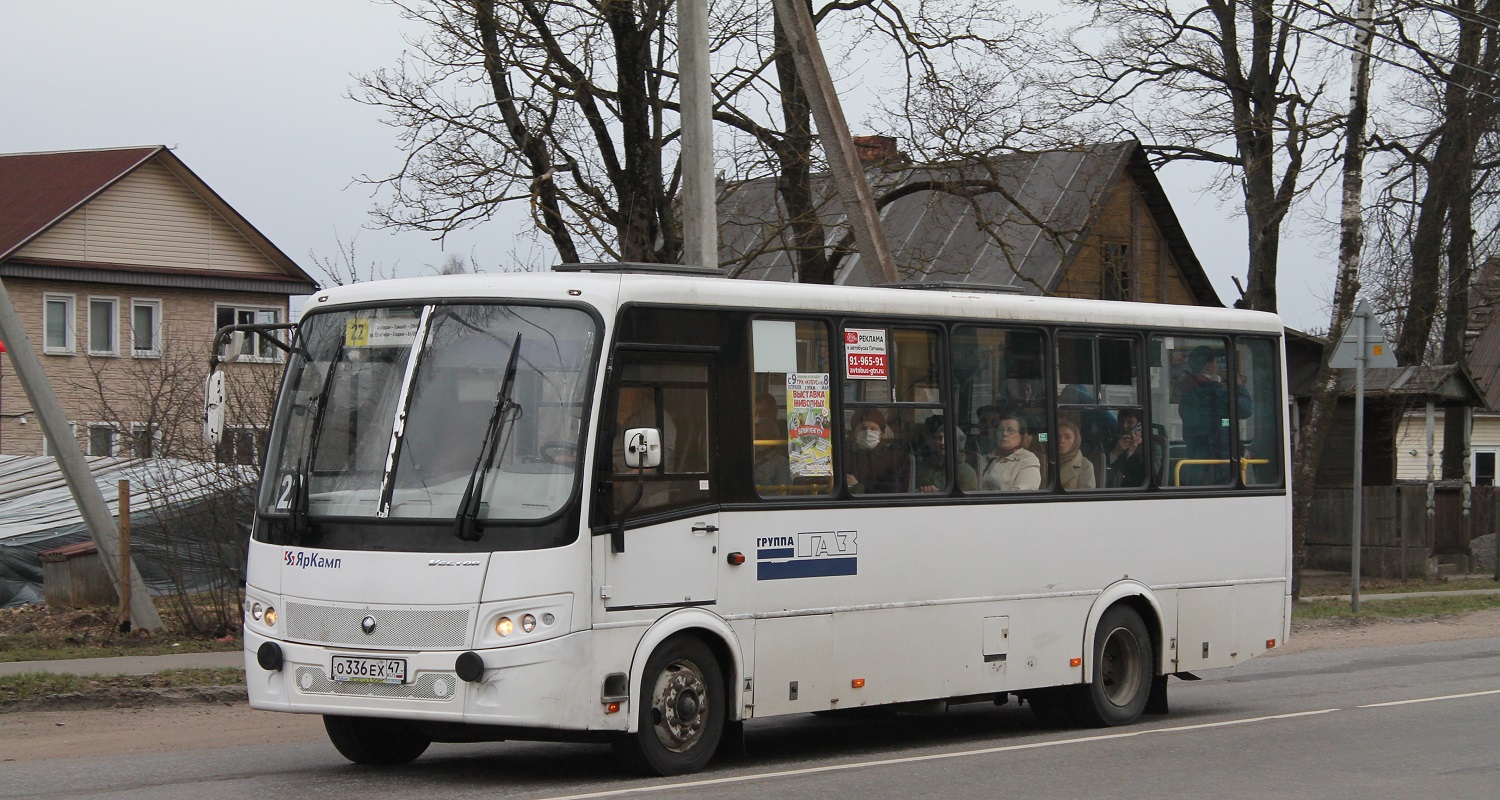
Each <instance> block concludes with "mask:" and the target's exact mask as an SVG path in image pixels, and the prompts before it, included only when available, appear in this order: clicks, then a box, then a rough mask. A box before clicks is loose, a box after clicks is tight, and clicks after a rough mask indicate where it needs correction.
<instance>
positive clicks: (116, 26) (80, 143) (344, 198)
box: [0, 0, 1333, 329]
mask: <svg viewBox="0 0 1500 800" xmlns="http://www.w3.org/2000/svg"><path fill="white" fill-rule="evenodd" d="M403 32H406V33H420V31H419V30H415V29H413V28H412V27H411V26H410V23H406V22H405V21H403V20H402V19H401V18H400V16H399V15H398V14H397V12H396V9H394V8H392V7H390V6H387V5H383V4H380V3H376V2H371V1H370V0H312V1H311V2H309V0H254V1H253V2H237V3H230V2H217V1H211V0H177V1H176V2H168V1H167V0H130V2H124V1H123V0H117V1H116V2H105V1H104V0H75V1H74V2H10V3H7V4H6V9H5V13H4V24H3V25H0V75H3V76H4V79H3V80H0V152H25V151H39V150H69V149H81V148H96V147H118V146H136V145H155V144H164V145H167V146H169V147H171V148H173V150H174V152H175V153H176V154H177V156H178V157H179V158H181V159H182V160H183V162H185V163H186V164H187V165H188V167H190V168H191V169H192V170H193V171H194V172H196V173H198V175H199V176H200V177H201V178H203V180H205V181H206V182H207V183H208V184H209V185H210V186H212V187H213V188H214V190H215V191H217V192H218V193H219V194H220V195H221V196H222V197H223V198H224V199H225V200H226V201H227V202H228V203H229V204H230V205H232V206H234V208H235V209H237V210H238V211H239V212H240V213H241V214H242V215H244V216H245V218H247V219H248V220H250V222H251V224H253V225H255V226H256V227H257V228H259V229H260V231H261V232H262V233H264V234H266V235H267V236H268V237H270V239H271V241H273V242H275V243H276V245H277V246H278V247H280V248H281V249H282V251H283V252H285V253H286V254H287V255H288V256H290V257H291V258H292V259H293V260H295V261H297V262H298V263H299V264H301V265H302V267H303V268H304V269H306V270H307V271H308V272H309V273H311V274H312V275H313V276H314V277H315V278H317V279H319V280H320V281H325V278H324V275H323V273H322V272H320V271H319V270H318V268H317V266H316V265H315V264H314V263H313V256H316V257H318V258H320V259H330V258H333V257H335V256H336V255H337V253H338V249H339V242H340V241H341V240H342V241H343V242H345V243H347V242H349V241H351V240H353V241H355V242H356V244H357V248H358V260H359V261H360V262H361V264H368V263H370V262H379V263H381V264H384V265H386V266H395V267H396V268H397V270H398V271H399V273H400V274H402V275H418V274H423V273H424V272H425V271H429V269H430V268H432V267H435V266H437V265H439V264H441V263H442V262H443V260H444V258H445V257H446V253H457V254H459V255H460V256H462V257H464V258H465V259H466V260H467V259H468V258H470V257H471V256H472V257H474V258H476V259H477V260H478V262H479V264H480V265H481V267H482V268H484V269H487V270H491V271H493V270H496V269H498V268H499V265H500V264H502V263H504V262H506V261H507V260H514V259H515V258H516V257H517V253H518V251H519V253H521V254H522V255H523V257H524V256H525V255H526V254H530V253H531V252H532V249H531V246H530V244H529V243H522V244H520V245H519V246H518V245H517V244H515V243H514V241H513V239H514V234H515V231H516V228H515V223H514V222H493V223H489V224H487V225H486V226H485V227H482V228H478V229H473V230H469V231H464V232H461V233H458V234H453V235H450V236H449V237H448V240H447V242H446V243H445V244H439V243H437V242H434V241H432V238H431V235H430V234H423V233H417V232H409V233H392V232H388V231H383V230H372V229H371V223H370V221H369V217H368V213H367V212H368V210H369V208H370V206H371V204H372V197H371V189H370V187H368V186H362V185H359V184H357V183H355V178H356V177H358V176H360V175H363V174H370V175H379V174H384V173H385V172H388V171H389V170H391V169H393V168H394V167H395V166H396V165H397V163H398V161H399V159H400V157H401V151H400V150H399V147H398V144H397V140H396V136H395V131H394V130H392V129H391V128H389V127H387V126H385V125H383V124H382V123H381V117H380V114H379V113H378V112H377V111H375V110H373V109H370V108H367V107H365V106H362V105H360V104H358V103H355V102H354V101H352V100H349V99H347V98H346V96H345V95H346V94H347V93H348V92H349V90H350V87H351V86H352V85H353V83H354V78H353V76H354V75H356V74H360V73H366V72H369V71H371V70H374V69H377V68H379V67H383V66H388V65H392V64H394V63H395V62H396V60H397V58H398V57H399V56H400V55H401V52H402V50H403V48H404V47H405V44H404V42H403V40H402V33H403ZM867 113H868V111H867V110H866V109H861V108H858V107H851V108H847V109H846V116H848V118H849V119H850V122H851V126H852V127H855V128H858V127H859V122H860V120H862V119H864V118H865V117H866V115H867ZM856 132H858V131H856ZM1161 177H1162V181H1163V183H1164V184H1165V185H1166V187H1167V192H1168V194H1169V196H1170V197H1171V200H1172V204H1173V206H1174V207H1175V208H1176V210H1177V214H1178V216H1179V217H1180V218H1181V219H1182V222H1183V225H1184V227H1185V228H1186V229H1187V232H1188V238H1189V239H1190V240H1191V241H1192V244H1193V247H1194V249H1195V250H1196V251H1197V254H1198V258H1199V260H1200V261H1202V262H1203V265H1204V267H1205V268H1206V269H1207V271H1208V273H1209V276H1210V277H1211V278H1212V279H1213V281H1214V286H1215V288H1216V289H1217V290H1218V292H1219V296H1220V297H1221V298H1222V299H1223V300H1224V301H1225V303H1226V304H1228V303H1230V302H1232V301H1233V300H1234V298H1236V297H1238V292H1237V291H1236V290H1235V288H1234V285H1233V283H1232V281H1231V277H1232V276H1239V277H1240V279H1241V280H1242V281H1243V279H1244V272H1245V239H1246V236H1245V226H1244V221H1243V219H1242V218H1239V217H1237V216H1235V215H1234V213H1233V212H1234V206H1233V204H1229V205H1221V204H1220V203H1219V201H1218V199H1217V198H1216V197H1214V196H1213V195H1212V194H1210V193H1208V192H1206V191H1203V185H1204V183H1205V182H1206V181H1207V179H1208V178H1210V177H1211V173H1203V172H1193V171H1192V170H1191V169H1190V168H1186V167H1169V168H1167V169H1166V170H1165V171H1164V172H1163V173H1162V175H1161ZM1304 227H1306V226H1304ZM1330 248H1331V239H1327V238H1326V237H1319V236H1311V237H1309V236H1306V235H1302V236H1299V235H1298V234H1297V233H1296V232H1295V231H1294V232H1292V233H1291V234H1290V238H1289V240H1288V241H1286V242H1285V243H1284V245H1283V248H1282V259H1281V268H1280V269H1281V280H1280V285H1279V293H1280V305H1281V311H1282V314H1283V316H1284V317H1286V321H1287V323H1288V324H1289V325H1292V326H1293V327H1298V328H1303V329H1306V328H1324V327H1327V325H1328V312H1327V300H1328V298H1329V297H1330V296H1331V295H1332V288H1331V287H1332V273H1333V269H1332V263H1333V257H1332V255H1331V253H1330V252H1328V251H1329V249H1330Z"/></svg>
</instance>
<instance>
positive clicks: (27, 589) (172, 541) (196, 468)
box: [0, 456, 254, 606]
mask: <svg viewBox="0 0 1500 800" xmlns="http://www.w3.org/2000/svg"><path fill="white" fill-rule="evenodd" d="M87 462H88V466H89V469H90V471H91V472H92V473H93V477H94V480H95V482H96V483H98V484H99V489H100V491H101V492H102V493H103V494H104V499H105V502H106V504H107V505H108V506H109V509H110V511H111V512H112V513H114V514H116V516H117V518H118V514H119V509H118V505H119V499H118V498H119V489H118V486H119V481H120V480H122V479H124V480H129V481H130V521H131V525H130V531H131V553H132V556H133V558H134V560H135V564H136V567H137V568H138V569H139V570H140V572H141V577H142V578H143V579H144V580H145V581H146V585H147V588H148V589H149V590H150V591H151V593H152V594H156V595H162V594H168V593H172V592H189V593H191V592H198V591H203V590H207V589H210V588H213V587H215V586H222V585H223V584H224V583H226V582H229V581H233V582H235V583H243V581H244V562H245V550H246V542H247V540H248V539H249V534H250V502H249V496H248V495H249V491H250V490H249V487H250V486H252V485H253V482H254V474H253V472H250V471H247V470H246V468H244V467H231V466H225V465H222V464H212V463H204V462H196V461H183V460H177V459H124V458H97V457H95V458H89V459H87ZM88 538H89V535H88V529H87V528H86V527H85V526H84V523H83V517H82V515H81V514H80V513H79V511H78V507H77V505H76V504H75V503H74V502H73V496H72V494H71V493H70V492H69V491H68V487H67V483H66V482H65V481H64V480H63V476H62V472H61V470H59V469H58V467H57V463H56V461H55V460H54V459H52V458H50V457H29V456H0V606H13V605H23V604H26V603H40V602H42V601H43V597H44V592H43V585H42V564H41V559H40V557H39V554H40V553H43V552H45V551H47V550H51V549H54V548H57V547H63V546H65V545H69V544H74V543H77V542H82V541H86V540H88Z"/></svg>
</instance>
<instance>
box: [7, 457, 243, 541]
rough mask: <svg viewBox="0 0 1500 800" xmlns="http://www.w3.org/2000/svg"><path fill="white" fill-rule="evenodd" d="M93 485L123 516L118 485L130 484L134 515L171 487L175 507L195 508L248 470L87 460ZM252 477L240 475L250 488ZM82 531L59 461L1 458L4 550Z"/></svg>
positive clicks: (113, 511)
mask: <svg viewBox="0 0 1500 800" xmlns="http://www.w3.org/2000/svg"><path fill="white" fill-rule="evenodd" d="M85 461H86V462H87V463H88V466H89V470H90V472H91V473H92V474H93V478H94V482H95V483H97V484H99V490H100V491H101V492H102V493H103V494H104V502H105V504H106V505H108V506H109V510H110V513H111V514H118V513H119V508H118V506H119V491H118V486H119V482H120V481H121V480H122V479H129V480H130V489H131V491H130V510H131V514H141V513H144V512H148V511H150V510H151V509H153V508H155V506H156V503H158V502H160V501H161V500H162V494H163V493H162V492H157V491H152V490H153V489H154V488H156V487H158V486H162V485H164V484H170V485H171V486H172V491H171V502H173V503H182V502H190V501H193V500H196V499H198V498H201V497H203V496H205V495H207V494H209V493H210V492H212V491H215V489H216V487H218V486H220V485H222V481H221V480H220V477H219V476H220V474H221V470H226V469H244V468H236V467H226V466H224V465H221V464H212V463H204V462H201V461H185V460H180V459H161V458H158V459H138V458H103V457H91V458H86V459H85ZM250 477H251V476H249V475H248V474H245V475H241V476H240V478H241V480H244V481H246V482H248V480H249V479H250ZM74 527H76V528H77V529H78V530H84V528H83V515H82V514H80V513H79V511H78V506H77V505H76V504H75V503H74V502H73V495H72V493H70V492H69V491H68V485H67V482H66V481H64V480H63V476H62V471H61V470H59V469H58V468H57V461H56V460H55V459H53V458H52V457H50V456H0V546H10V545H14V544H17V543H21V542H25V541H30V540H32V539H34V538H36V537H37V536H39V535H42V536H51V535H55V533H56V532H57V531H59V530H64V529H70V528H74Z"/></svg>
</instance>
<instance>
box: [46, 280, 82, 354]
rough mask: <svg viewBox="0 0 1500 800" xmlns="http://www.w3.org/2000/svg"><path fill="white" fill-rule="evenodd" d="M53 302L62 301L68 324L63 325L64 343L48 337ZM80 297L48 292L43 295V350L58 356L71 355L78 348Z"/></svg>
mask: <svg viewBox="0 0 1500 800" xmlns="http://www.w3.org/2000/svg"><path fill="white" fill-rule="evenodd" d="M53 303H62V304H63V307H64V311H63V313H64V314H65V315H66V316H67V324H66V325H65V326H64V327H63V340H64V341H63V343H62V344H61V345H58V344H54V343H52V342H51V341H48V339H47V328H48V325H47V321H48V316H49V314H50V311H51V306H52V304H53ZM77 310H78V298H77V296H76V295H71V294H59V293H55V292H46V293H44V294H43V295H42V352H43V353H49V354H51V355H57V356H70V355H73V353H74V352H75V350H76V347H77V341H78V335H77V322H78V312H77Z"/></svg>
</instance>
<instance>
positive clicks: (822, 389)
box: [786, 372, 833, 478]
mask: <svg viewBox="0 0 1500 800" xmlns="http://www.w3.org/2000/svg"><path fill="white" fill-rule="evenodd" d="M828 388H829V381H828V373H826V372H789V373H787V376H786V396H787V414H786V429H787V445H786V446H787V459H788V461H789V462H790V465H791V474H792V477H793V478H828V477H832V476H833V437H832V433H831V428H830V424H831V422H832V419H833V415H832V413H830V411H829V407H828Z"/></svg>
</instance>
